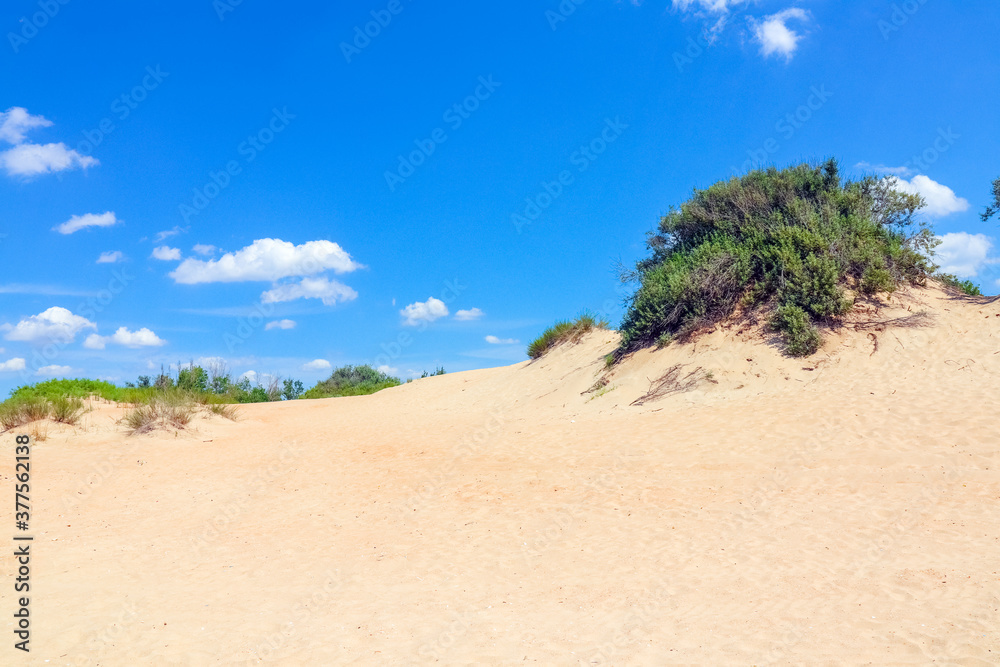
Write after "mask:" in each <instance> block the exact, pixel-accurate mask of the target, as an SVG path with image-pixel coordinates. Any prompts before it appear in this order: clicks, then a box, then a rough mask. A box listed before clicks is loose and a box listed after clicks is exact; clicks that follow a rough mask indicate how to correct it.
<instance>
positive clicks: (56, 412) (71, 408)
mask: <svg viewBox="0 0 1000 667" xmlns="http://www.w3.org/2000/svg"><path fill="white" fill-rule="evenodd" d="M51 405H52V419H54V420H55V421H57V422H61V423H63V424H69V425H70V426H73V425H75V424H76V423H77V422H79V421H80V416H81V415H82V414H83V410H84V407H83V400H82V399H80V398H77V397H76V396H57V397H56V398H54V399H53V400H52V403H51Z"/></svg>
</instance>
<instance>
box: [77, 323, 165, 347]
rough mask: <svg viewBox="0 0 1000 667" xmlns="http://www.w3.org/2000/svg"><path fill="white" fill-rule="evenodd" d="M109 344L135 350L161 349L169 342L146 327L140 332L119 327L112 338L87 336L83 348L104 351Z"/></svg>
mask: <svg viewBox="0 0 1000 667" xmlns="http://www.w3.org/2000/svg"><path fill="white" fill-rule="evenodd" d="M109 343H114V344H115V345H122V346H124V347H131V348H133V349H134V348H140V347H160V346H161V345H166V344H167V341H165V340H163V339H162V338H160V337H159V336H157V335H156V334H155V333H153V332H152V331H150V330H149V329H147V328H146V327H143V328H142V329H139V330H138V331H129V330H128V329H126V328H125V327H119V328H118V331H116V332H114V333H113V334H111V335H110V336H98V335H97V334H90V335H89V336H87V339H86V340H85V341H83V346H84V347H86V348H88V349H91V350H103V349H104V347H105V346H106V345H107V344H109Z"/></svg>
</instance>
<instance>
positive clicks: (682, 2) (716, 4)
mask: <svg viewBox="0 0 1000 667" xmlns="http://www.w3.org/2000/svg"><path fill="white" fill-rule="evenodd" d="M745 2H746V0H674V9H679V10H680V11H682V12H686V11H688V9H690V8H691V6H692V5H695V6H697V7H701V8H702V9H703V10H705V11H707V12H711V13H713V14H723V13H725V12H728V11H729V7H730V5H740V4H744V3H745Z"/></svg>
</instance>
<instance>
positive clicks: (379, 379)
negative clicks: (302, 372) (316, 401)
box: [302, 365, 401, 398]
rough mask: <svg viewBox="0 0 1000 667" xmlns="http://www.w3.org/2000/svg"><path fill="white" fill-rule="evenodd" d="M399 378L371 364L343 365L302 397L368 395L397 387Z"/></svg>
mask: <svg viewBox="0 0 1000 667" xmlns="http://www.w3.org/2000/svg"><path fill="white" fill-rule="evenodd" d="M400 384H401V383H400V381H399V378H395V377H392V376H391V375H388V374H387V373H383V372H382V371H379V370H376V369H374V368H372V367H371V366H368V365H364V366H342V367H340V368H337V369H336V370H334V371H333V373H331V374H330V377H329V378H327V379H326V380H323V381H322V382H319V383H317V384H316V386H315V387H313V388H312V389H310V390H309V391H307V392H305V393H304V394H302V398H333V397H339V396H366V395H368V394H374V393H375V392H377V391H381V390H383V389H388V388H389V387H397V386H399V385H400Z"/></svg>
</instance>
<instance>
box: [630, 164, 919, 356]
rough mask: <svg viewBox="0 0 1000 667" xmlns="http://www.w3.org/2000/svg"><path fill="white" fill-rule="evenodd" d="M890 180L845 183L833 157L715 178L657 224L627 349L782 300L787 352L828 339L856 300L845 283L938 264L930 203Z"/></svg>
mask: <svg viewBox="0 0 1000 667" xmlns="http://www.w3.org/2000/svg"><path fill="white" fill-rule="evenodd" d="M923 204H924V202H923V199H922V198H921V197H920V196H919V195H911V194H906V193H902V192H899V191H897V190H896V189H895V187H894V181H893V179H891V178H876V177H866V178H864V179H862V180H859V181H853V182H852V181H848V182H845V183H842V182H841V179H840V175H839V170H838V166H837V162H836V160H829V161H827V162H825V163H824V164H822V165H820V166H812V165H807V164H802V165H798V166H794V167H790V168H788V169H784V170H778V169H776V168H770V169H767V170H758V171H753V172H750V173H748V174H746V175H745V176H742V177H739V178H732V179H730V180H728V181H723V182H720V183H716V184H715V185H713V186H711V187H710V188H708V189H707V190H695V191H694V195H693V196H692V198H691V199H689V200H688V201H687V202H685V203H683V204H682V205H681V206H680V208H679V209H677V208H674V209H671V210H670V212H669V213H668V214H667V215H666V216H664V218H663V219H662V220H661V221H660V225H659V228H658V229H657V230H656V231H655V232H653V233H651V234H650V235H649V237H648V240H647V246H648V248H649V250H650V251H651V252H652V254H651V256H650V257H648V258H647V259H644V260H642V261H640V262H639V263H638V264H637V265H636V268H635V270H634V271H629V272H626V273H624V275H623V280H625V281H626V282H635V283H637V284H638V285H639V287H638V289H637V290H636V292H635V293H634V295H633V296H632V298H631V301H630V304H629V308H628V311H627V313H626V315H625V319H624V321H623V322H622V325H621V333H622V348H621V353H625V352H628V351H630V350H632V349H635V348H637V347H641V346H644V345H651V344H654V343H662V342H664V341H669V340H670V338H669V337H670V336H676V337H678V338H684V337H687V336H690V335H691V334H693V333H694V332H696V331H698V330H699V329H702V328H705V327H709V326H712V325H714V324H715V323H717V322H719V321H721V320H723V319H725V318H727V317H730V316H731V315H733V314H734V313H735V312H736V311H737V309H740V308H742V309H743V310H744V311H752V310H755V309H764V308H767V309H775V311H776V312H775V315H774V317H772V318H771V320H770V322H771V325H772V326H773V327H774V328H775V330H776V331H778V332H780V333H781V334H782V337H783V338H784V341H785V347H786V350H787V352H788V353H789V354H792V355H806V354H811V353H812V352H814V351H815V350H816V349H818V347H819V345H820V344H821V342H822V341H821V338H820V335H819V331H818V330H817V329H816V326H815V325H816V324H817V323H823V322H831V321H833V320H835V319H836V318H837V317H839V316H841V315H843V314H844V313H846V312H847V311H848V310H850V308H851V307H852V305H853V303H852V300H851V299H850V298H849V296H848V292H847V291H848V290H850V291H853V292H854V293H860V294H865V295H874V294H877V293H880V292H891V291H893V290H895V289H896V288H897V287H899V286H900V285H902V284H904V283H913V284H922V283H923V282H924V281H925V280H926V278H927V277H928V276H929V275H930V274H931V273H932V272H933V270H934V267H933V265H932V264H931V262H930V260H929V259H928V257H929V256H930V255H931V254H932V253H933V248H934V247H935V246H936V245H937V241H936V239H935V237H934V235H933V233H932V232H931V231H930V229H929V228H927V227H926V225H919V227H918V229H917V231H913V230H912V228H913V225H914V215H915V213H916V211H917V210H918V209H920V208H921V207H922V206H923Z"/></svg>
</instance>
